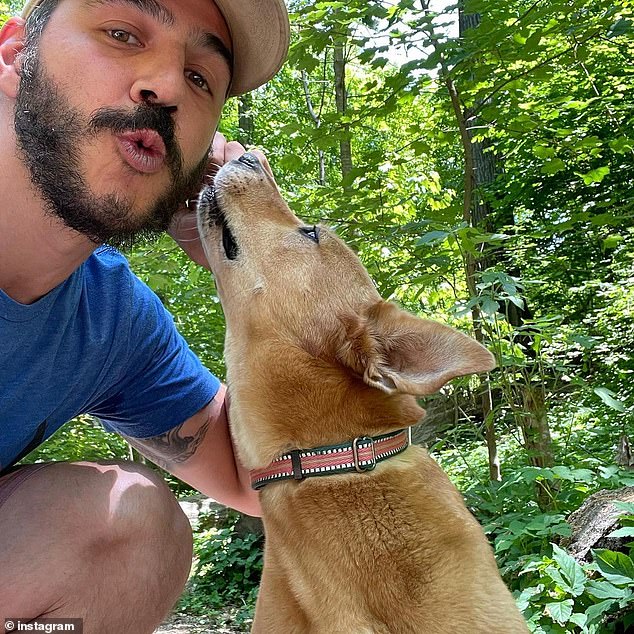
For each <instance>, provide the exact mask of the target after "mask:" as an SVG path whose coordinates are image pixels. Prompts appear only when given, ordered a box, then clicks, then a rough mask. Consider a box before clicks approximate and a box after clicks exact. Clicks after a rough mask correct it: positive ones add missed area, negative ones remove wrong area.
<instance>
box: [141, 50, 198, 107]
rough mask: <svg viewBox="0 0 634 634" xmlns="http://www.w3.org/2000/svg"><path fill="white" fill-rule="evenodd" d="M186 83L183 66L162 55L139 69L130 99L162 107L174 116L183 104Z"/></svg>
mask: <svg viewBox="0 0 634 634" xmlns="http://www.w3.org/2000/svg"><path fill="white" fill-rule="evenodd" d="M185 82H186V78H185V72H184V66H183V64H179V63H176V61H175V60H174V58H173V57H172V59H171V60H170V59H166V56H165V55H162V56H161V57H160V59H154V60H152V61H151V62H150V61H148V62H147V63H145V64H143V65H142V66H141V67H140V68H139V70H138V72H137V76H136V78H135V80H134V82H133V84H132V87H131V88H130V97H131V99H132V101H134V103H137V104H140V103H151V104H153V105H156V106H162V107H164V108H167V109H169V110H170V113H171V114H174V113H175V112H176V111H177V109H178V107H179V105H180V104H181V100H182V98H183V91H184V89H185Z"/></svg>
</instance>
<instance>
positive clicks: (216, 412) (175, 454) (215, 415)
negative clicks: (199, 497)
mask: <svg viewBox="0 0 634 634" xmlns="http://www.w3.org/2000/svg"><path fill="white" fill-rule="evenodd" d="M225 395H226V388H225V386H224V385H223V386H221V387H220V389H219V390H218V393H217V394H216V396H215V397H214V399H213V400H212V401H211V402H210V403H209V404H208V405H206V406H205V407H204V408H203V409H202V410H200V411H199V412H198V413H197V414H195V415H194V416H192V417H191V418H190V419H188V420H186V421H185V422H184V423H182V424H181V425H178V426H177V427H174V428H173V429H170V430H169V431H167V432H165V433H164V434H160V435H159V436H152V437H151V438H130V437H128V436H125V439H126V440H127V441H128V442H129V443H130V444H131V445H132V446H133V447H134V448H135V449H138V450H139V451H140V452H141V453H142V454H143V455H144V456H146V457H147V458H148V459H149V460H151V461H152V462H154V463H156V464H157V465H158V466H160V467H161V468H163V469H165V470H166V471H169V472H170V473H172V474H174V475H175V476H176V477H177V478H180V479H181V480H183V482H187V484H190V485H191V486H193V487H194V488H195V489H197V490H198V491H200V492H201V493H204V494H205V495H208V496H209V497H211V498H213V499H214V500H217V501H218V502H220V503H221V504H225V505H226V506H230V507H232V508H234V509H237V510H239V511H241V512H243V513H247V514H248V515H254V516H260V515H261V514H262V511H261V508H260V501H259V496H258V493H257V492H256V491H254V490H253V489H251V485H250V479H249V472H248V471H247V470H246V469H245V468H244V467H243V466H242V465H241V464H240V462H239V460H238V458H237V456H236V453H235V449H234V446H233V442H232V440H231V434H230V433H229V423H228V420H227V408H226V401H225Z"/></svg>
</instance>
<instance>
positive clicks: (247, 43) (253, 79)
mask: <svg viewBox="0 0 634 634" xmlns="http://www.w3.org/2000/svg"><path fill="white" fill-rule="evenodd" d="M41 1H42V0H28V1H27V3H26V4H25V6H24V9H23V10H22V17H24V18H26V17H28V16H29V15H30V14H31V12H32V11H33V9H35V8H36V7H37V6H38V5H39V4H40V3H41ZM209 1H210V2H212V1H213V2H214V3H215V4H216V6H217V7H218V9H219V10H220V13H222V15H223V17H224V19H225V21H226V22H227V26H228V27H229V33H230V34H231V41H232V43H233V79H232V82H231V88H230V90H229V96H230V97H234V96H236V95H241V94H243V93H245V92H249V91H250V90H253V89H254V88H257V87H258V86H261V85H262V84H265V83H266V82H267V81H268V80H269V79H271V77H273V76H274V75H275V73H277V71H278V70H279V69H280V68H281V66H282V64H283V63H284V60H285V59H286V55H287V53H288V45H289V39H290V28H289V23H288V13H287V11H286V6H285V4H284V0H209Z"/></svg>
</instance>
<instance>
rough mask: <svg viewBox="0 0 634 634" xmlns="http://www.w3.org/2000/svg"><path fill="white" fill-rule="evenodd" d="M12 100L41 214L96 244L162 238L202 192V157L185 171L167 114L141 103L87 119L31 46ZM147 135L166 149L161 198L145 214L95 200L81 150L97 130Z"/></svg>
mask: <svg viewBox="0 0 634 634" xmlns="http://www.w3.org/2000/svg"><path fill="white" fill-rule="evenodd" d="M23 60H24V64H23V68H22V74H21V80H20V85H19V88H18V93H17V96H16V106H15V132H16V139H17V145H18V150H19V154H20V158H21V159H22V161H23V163H24V165H25V166H26V167H27V168H28V170H29V172H30V175H31V180H32V182H33V184H34V185H35V187H36V188H37V189H38V190H39V192H40V194H41V196H42V198H43V199H44V201H45V203H46V211H47V213H49V214H51V215H52V216H54V217H55V218H58V219H61V220H62V222H63V223H64V225H66V226H67V227H69V228H70V229H73V230H75V231H77V232H79V233H81V234H83V235H84V236H86V237H88V238H89V239H90V240H91V241H92V242H94V243H95V244H103V243H105V242H107V243H108V244H110V245H112V246H116V247H124V246H131V245H132V244H134V243H135V242H136V241H138V240H139V239H141V238H147V237H150V236H153V235H156V234H158V233H161V232H163V231H165V230H166V229H167V228H168V227H169V224H170V221H171V219H172V217H173V216H174V214H175V213H176V211H177V210H178V208H179V207H180V206H181V205H182V204H183V202H184V201H185V200H186V199H187V198H190V197H192V196H193V195H195V193H196V192H197V191H198V190H199V189H200V187H201V184H202V178H203V175H204V173H205V169H206V166H207V155H206V154H205V156H204V157H203V158H202V159H201V161H200V162H199V163H198V164H197V165H195V166H194V168H193V169H191V170H190V171H189V172H184V170H183V159H182V154H181V152H180V149H179V146H178V142H177V141H176V138H175V132H174V128H175V125H174V120H173V118H172V115H171V109H170V108H167V107H163V106H156V105H153V104H151V103H147V102H146V103H143V104H141V105H139V106H137V107H136V108H135V109H133V110H127V109H117V108H101V109H99V110H97V111H95V112H93V114H92V115H91V116H90V118H89V120H87V121H86V120H85V119H84V118H83V117H82V115H81V114H80V113H79V112H78V111H77V110H75V109H74V108H73V107H72V106H71V105H70V103H69V101H68V99H66V98H65V97H64V96H63V95H62V94H61V93H60V91H59V90H58V88H57V86H56V85H55V83H54V82H53V81H52V80H51V79H50V78H49V77H47V75H46V72H45V70H44V69H43V68H42V65H41V64H40V59H39V55H38V51H37V47H36V46H35V45H32V46H31V48H30V50H28V51H27V52H26V54H25V55H24V58H23ZM138 129H152V130H155V131H156V132H158V134H160V135H161V138H162V139H163V142H164V144H165V150H166V156H165V163H166V165H167V167H168V169H169V172H170V184H169V186H168V188H167V190H166V191H164V192H163V193H162V194H160V195H159V196H158V198H157V199H156V201H155V202H154V203H153V204H151V205H150V206H149V208H147V209H146V210H145V211H143V212H142V211H140V210H135V209H133V205H132V202H131V201H130V200H129V199H127V198H126V197H125V196H122V195H117V194H114V193H113V194H105V195H99V196H98V195H96V194H95V193H94V192H92V191H91V189H90V187H89V186H88V184H87V183H86V180H85V178H84V177H83V175H82V171H81V168H80V154H79V148H81V147H82V146H83V145H84V143H85V142H86V140H87V139H89V140H90V139H92V138H95V137H96V135H97V134H98V133H99V132H101V131H111V132H113V133H120V132H124V131H129V130H138Z"/></svg>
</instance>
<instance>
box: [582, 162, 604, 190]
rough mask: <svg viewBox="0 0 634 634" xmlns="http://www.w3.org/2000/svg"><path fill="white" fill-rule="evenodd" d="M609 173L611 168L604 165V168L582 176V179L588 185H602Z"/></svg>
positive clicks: (598, 168)
mask: <svg viewBox="0 0 634 634" xmlns="http://www.w3.org/2000/svg"><path fill="white" fill-rule="evenodd" d="M609 173H610V167H609V166H608V165H604V166H603V167H597V168H596V169H593V170H590V171H589V172H586V173H585V174H581V178H583V182H584V183H585V184H586V185H591V184H592V183H600V182H601V181H602V180H603V179H604V178H605V177H606V176H607V175H608V174H609Z"/></svg>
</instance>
